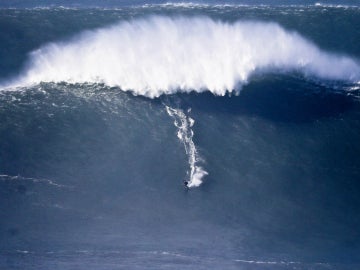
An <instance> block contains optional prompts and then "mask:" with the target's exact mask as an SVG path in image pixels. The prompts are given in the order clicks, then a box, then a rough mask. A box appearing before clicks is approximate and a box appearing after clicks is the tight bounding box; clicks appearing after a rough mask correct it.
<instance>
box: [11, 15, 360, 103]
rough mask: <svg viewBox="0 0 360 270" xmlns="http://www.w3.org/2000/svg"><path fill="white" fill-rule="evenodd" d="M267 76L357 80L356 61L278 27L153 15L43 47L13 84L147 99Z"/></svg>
mask: <svg viewBox="0 0 360 270" xmlns="http://www.w3.org/2000/svg"><path fill="white" fill-rule="evenodd" d="M268 71H276V72H293V71H295V72H300V73H301V74H303V75H304V76H308V77H315V78H320V79H325V80H344V81H351V82H356V81H359V80H360V66H359V64H358V60H356V59H355V60H354V59H352V58H351V57H348V56H344V55H336V54H332V53H328V52H324V51H322V50H320V49H319V48H318V47H317V46H316V45H314V44H313V43H311V42H310V41H308V40H306V39H305V38H303V37H302V36H301V35H300V34H298V33H296V32H291V31H288V30H285V29H284V28H283V27H281V26H280V25H278V24H275V23H265V22H255V21H238V22H235V23H225V22H221V21H216V20H213V19H210V18H207V17H164V16H152V17H148V18H145V19H134V20H131V21H123V22H120V23H118V24H116V25H112V26H110V27H107V28H102V29H97V30H92V31H86V32H83V33H81V34H79V35H78V36H75V37H74V38H73V39H72V40H70V41H67V42H56V43H50V44H47V45H44V46H43V47H41V48H39V49H38V50H36V51H33V52H32V53H31V54H30V59H29V60H28V64H27V65H26V69H25V70H24V71H23V72H22V74H21V75H19V77H18V78H16V79H15V80H13V81H12V82H11V83H10V85H11V86H20V85H21V86H24V85H29V84H37V83H40V82H68V83H104V84H106V85H109V86H117V87H119V88H121V89H122V90H129V91H132V92H133V93H134V94H136V95H144V96H147V97H158V96H160V95H162V94H171V93H174V92H176V91H183V92H189V91H198V92H201V91H205V90H210V91H211V92H212V93H214V94H216V95H225V94H226V93H227V92H231V91H233V90H239V89H241V86H242V85H243V84H245V83H247V82H248V80H249V78H250V77H251V76H252V75H253V74H255V73H257V72H268Z"/></svg>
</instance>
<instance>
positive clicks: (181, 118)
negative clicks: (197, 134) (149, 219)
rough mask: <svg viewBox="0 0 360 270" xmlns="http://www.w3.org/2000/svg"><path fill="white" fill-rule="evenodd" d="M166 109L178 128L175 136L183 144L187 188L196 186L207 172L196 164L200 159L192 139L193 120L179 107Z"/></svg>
mask: <svg viewBox="0 0 360 270" xmlns="http://www.w3.org/2000/svg"><path fill="white" fill-rule="evenodd" d="M166 111H167V113H168V114H169V115H170V116H171V117H172V118H174V125H175V126H176V127H177V128H178V133H177V136H178V138H179V140H180V141H181V142H182V143H183V144H184V147H185V152H186V155H187V156H188V161H189V167H190V170H189V172H188V175H189V179H188V180H187V181H188V183H187V186H188V187H189V188H191V187H198V186H200V185H201V183H202V178H203V177H204V176H205V175H207V174H208V173H207V172H206V171H205V170H204V169H203V168H202V167H201V166H199V165H198V163H199V161H201V159H200V157H199V154H198V152H197V150H196V147H195V144H194V141H193V139H192V138H193V136H194V132H193V130H192V129H191V127H192V126H193V125H194V123H195V121H194V120H193V119H192V118H190V117H188V116H186V114H185V113H184V111H183V110H181V109H173V108H170V107H169V106H166ZM189 112H190V110H189Z"/></svg>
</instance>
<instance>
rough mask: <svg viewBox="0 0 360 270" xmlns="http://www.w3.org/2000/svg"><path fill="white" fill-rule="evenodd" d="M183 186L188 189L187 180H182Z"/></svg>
mask: <svg viewBox="0 0 360 270" xmlns="http://www.w3.org/2000/svg"><path fill="white" fill-rule="evenodd" d="M184 186H185V188H186V189H189V181H187V180H184Z"/></svg>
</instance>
